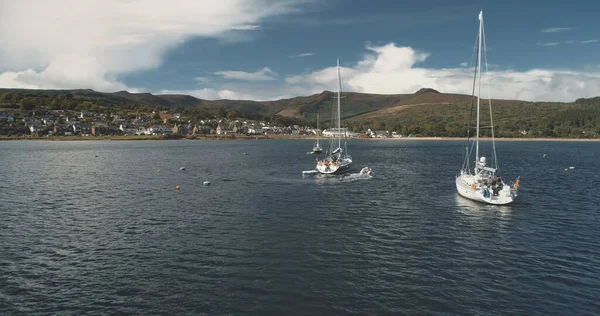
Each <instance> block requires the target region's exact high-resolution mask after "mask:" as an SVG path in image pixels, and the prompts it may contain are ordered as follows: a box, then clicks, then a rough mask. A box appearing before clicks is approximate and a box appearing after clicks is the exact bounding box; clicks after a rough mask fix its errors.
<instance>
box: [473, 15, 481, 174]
mask: <svg viewBox="0 0 600 316" xmlns="http://www.w3.org/2000/svg"><path fill="white" fill-rule="evenodd" d="M482 29H483V11H479V40H478V42H479V49H478V52H477V78H478V82H477V86H478V87H477V140H476V141H475V143H476V147H475V148H476V149H475V159H476V160H475V173H477V171H478V170H479V100H480V96H481V37H482V34H481V33H482V32H481V31H482Z"/></svg>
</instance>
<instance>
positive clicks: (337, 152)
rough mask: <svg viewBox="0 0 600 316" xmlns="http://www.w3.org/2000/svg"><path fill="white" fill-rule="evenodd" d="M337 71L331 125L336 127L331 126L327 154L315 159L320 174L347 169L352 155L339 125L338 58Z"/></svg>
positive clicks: (340, 88) (339, 79)
mask: <svg viewBox="0 0 600 316" xmlns="http://www.w3.org/2000/svg"><path fill="white" fill-rule="evenodd" d="M337 71H338V92H337V111H336V108H335V107H334V110H333V115H332V120H331V122H332V123H333V124H332V127H333V126H335V125H337V128H335V127H334V128H332V131H333V132H334V133H333V135H332V138H331V141H330V146H329V150H328V151H327V156H326V157H325V158H324V159H322V160H317V170H318V171H319V173H321V174H338V173H342V172H345V171H347V170H348V169H350V166H351V165H352V157H351V156H350V155H348V148H347V146H346V140H345V137H346V133H345V131H344V130H342V127H341V110H340V107H341V93H342V78H341V75H340V59H339V58H338V60H337ZM342 134H344V135H343V136H344V148H343V149H342Z"/></svg>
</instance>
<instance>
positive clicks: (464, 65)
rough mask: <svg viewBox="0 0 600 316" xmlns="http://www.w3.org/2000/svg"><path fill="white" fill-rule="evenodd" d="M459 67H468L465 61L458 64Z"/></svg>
mask: <svg viewBox="0 0 600 316" xmlns="http://www.w3.org/2000/svg"><path fill="white" fill-rule="evenodd" d="M460 66H461V67H467V66H469V63H468V62H466V61H465V62H462V63H460Z"/></svg>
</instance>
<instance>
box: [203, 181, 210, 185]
mask: <svg viewBox="0 0 600 316" xmlns="http://www.w3.org/2000/svg"><path fill="white" fill-rule="evenodd" d="M202 184H203V185H210V181H204V182H202Z"/></svg>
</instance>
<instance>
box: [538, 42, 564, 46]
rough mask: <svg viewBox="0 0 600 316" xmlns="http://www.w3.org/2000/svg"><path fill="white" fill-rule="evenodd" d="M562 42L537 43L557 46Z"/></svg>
mask: <svg viewBox="0 0 600 316" xmlns="http://www.w3.org/2000/svg"><path fill="white" fill-rule="evenodd" d="M558 44H560V43H558V42H545V43H537V45H541V46H556V45H558Z"/></svg>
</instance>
